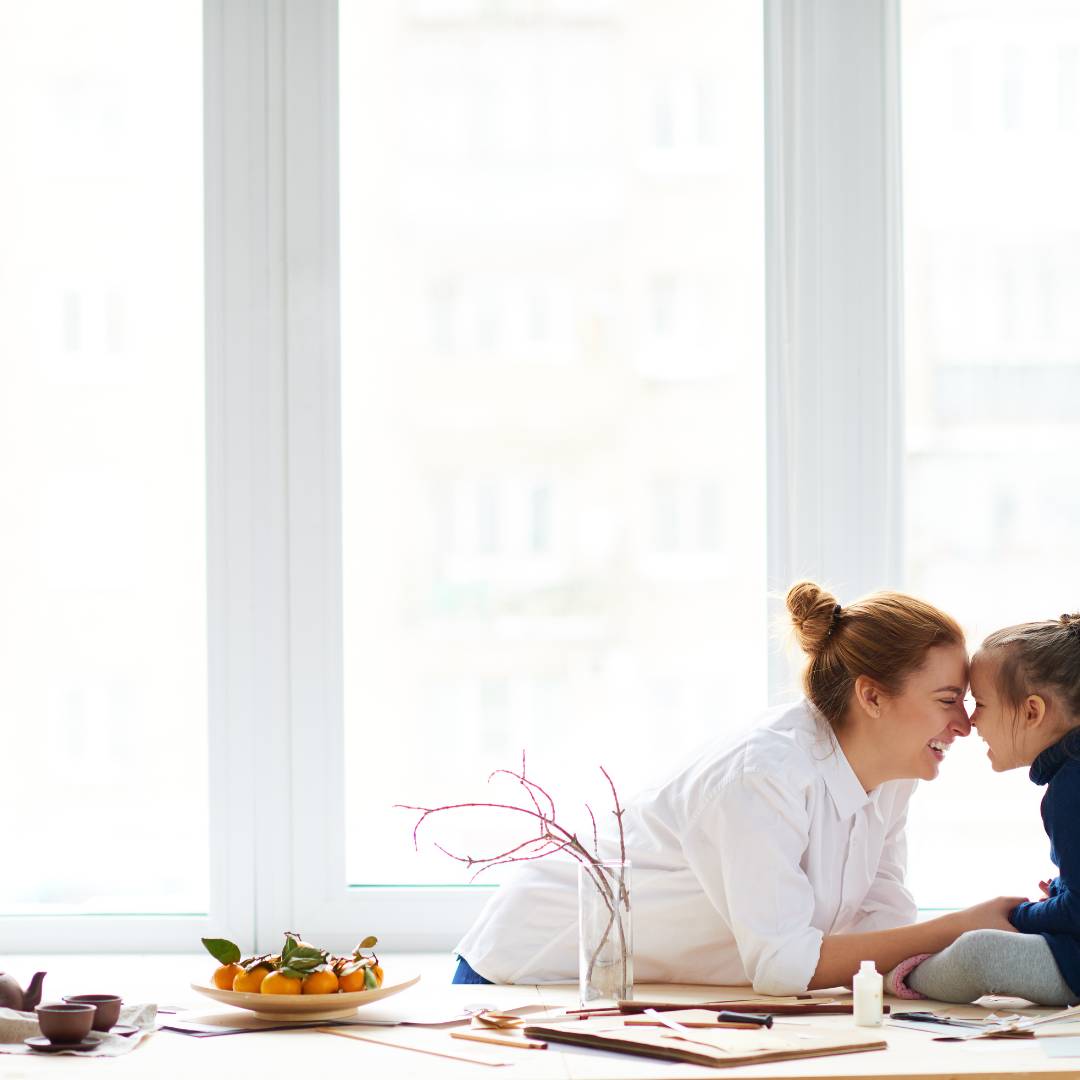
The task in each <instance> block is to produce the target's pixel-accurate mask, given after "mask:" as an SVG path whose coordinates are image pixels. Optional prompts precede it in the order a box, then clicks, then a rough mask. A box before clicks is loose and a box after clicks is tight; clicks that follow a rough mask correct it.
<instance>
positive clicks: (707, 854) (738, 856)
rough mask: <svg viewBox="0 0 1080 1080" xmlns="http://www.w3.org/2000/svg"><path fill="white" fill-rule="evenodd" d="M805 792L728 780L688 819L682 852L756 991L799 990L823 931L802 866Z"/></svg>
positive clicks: (755, 780) (765, 781)
mask: <svg viewBox="0 0 1080 1080" xmlns="http://www.w3.org/2000/svg"><path fill="white" fill-rule="evenodd" d="M807 805H808V803H807V793H806V791H805V790H800V789H799V787H798V785H795V784H791V783H790V782H789V783H785V782H784V779H783V778H782V777H780V776H777V775H771V774H765V773H761V772H745V773H742V774H741V775H739V776H737V777H735V778H733V779H731V780H729V781H728V782H727V783H726V784H725V785H724V786H723V787H722V788H721V789H720V791H718V792H717V793H716V794H715V795H714V796H713V797H712V798H711V799H710V800H709V801H708V802H707V803H706V805H705V807H704V809H703V810H702V811H701V813H700V814H699V815H698V816H697V818H696V819H695V820H694V821H692V822H691V825H690V827H689V829H688V831H687V834H686V836H685V837H684V841H683V842H684V853H685V855H686V858H687V861H688V863H689V865H690V868H691V869H692V870H693V871H694V873H695V874H696V875H697V878H698V880H699V881H700V882H701V885H702V887H703V888H704V890H705V893H706V895H707V896H708V897H709V900H710V901H711V902H712V904H713V905H714V906H715V907H716V909H717V910H718V911H719V912H720V914H721V916H722V917H723V918H724V919H725V921H726V922H727V924H728V925H729V927H730V928H731V933H732V935H733V937H734V939H735V945H736V948H737V949H738V952H739V957H740V959H741V960H742V964H743V967H744V969H745V970H746V974H747V977H748V978H749V980H750V982H751V983H752V984H753V987H754V989H755V990H756V991H757V992H758V993H762V994H771V995H779V996H783V995H786V994H793V993H801V992H802V991H804V990H805V989H806V988H807V986H808V985H809V983H810V980H811V978H813V975H814V971H815V970H816V969H817V964H818V959H819V957H820V954H821V940H822V938H823V937H824V934H823V933H822V931H821V930H819V929H817V928H816V927H814V926H813V925H811V919H812V917H813V913H814V892H813V888H812V887H811V885H810V882H809V880H808V879H807V876H806V874H805V872H804V871H803V869H802V867H801V865H800V862H801V860H802V857H803V854H804V853H805V851H806V849H807V845H808V840H809V826H810V823H809V813H808V810H807Z"/></svg>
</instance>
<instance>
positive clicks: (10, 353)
mask: <svg viewBox="0 0 1080 1080" xmlns="http://www.w3.org/2000/svg"><path fill="white" fill-rule="evenodd" d="M163 41H167V42H168V48H167V49H162V48H160V47H159V45H160V43H161V42H163ZM0 128H2V129H3V132H4V168H3V171H2V174H0V235H2V236H3V238H4V239H3V244H2V245H0V283H2V287H0V381H2V385H3V391H2V393H0V446H2V452H0V502H2V505H3V507H4V525H3V528H2V529H0V593H2V594H3V598H4V599H3V603H2V604H0V717H2V723H3V728H4V732H5V737H4V738H5V751H4V752H5V759H6V761H7V763H8V765H7V767H6V768H5V772H4V783H3V786H2V790H0V818H2V820H4V821H6V822H9V823H15V822H17V823H18V829H19V845H20V856H19V871H18V873H16V874H6V875H4V878H3V880H2V881H0V914H4V915H33V916H40V915H70V914H90V913H93V914H102V913H129V912H130V913H140V914H145V913H163V914H175V913H198V912H206V911H207V910H208V905H209V862H210V859H209V841H208V813H209V797H208V787H207V707H206V697H207V667H206V647H207V637H206V566H205V535H206V508H205V507H206V483H205V479H204V476H205V461H206V454H205V450H204V441H205V428H204V376H203V364H204V360H203V356H204V349H203V266H202V260H203V243H202V228H203V204H202V190H203V176H202V18H201V8H200V5H199V4H193V3H185V2H166V3H156V4H153V5H140V4H132V3H127V2H123V0H103V2H101V3H95V4H92V5H88V4H84V3H80V2H78V0H43V2H41V3H37V4H25V3H21V2H18V0H0ZM13 762H24V763H26V764H27V766H28V767H25V768H23V767H13V766H12V763H13ZM109 852H111V853H112V857H110V856H109V854H108V853H109ZM83 940H84V942H85V940H86V939H85V938H84V939H83ZM83 947H85V945H84V946H83Z"/></svg>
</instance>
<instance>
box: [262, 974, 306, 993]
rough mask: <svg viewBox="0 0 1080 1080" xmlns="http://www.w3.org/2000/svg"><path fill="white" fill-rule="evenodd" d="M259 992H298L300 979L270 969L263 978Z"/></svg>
mask: <svg viewBox="0 0 1080 1080" xmlns="http://www.w3.org/2000/svg"><path fill="white" fill-rule="evenodd" d="M259 992H260V993H262V994H299V993H300V980H299V979H294V978H292V977H291V976H289V975H284V974H282V973H281V972H280V971H271V972H270V974H269V975H267V976H266V978H265V979H263V981H262V986H260V987H259Z"/></svg>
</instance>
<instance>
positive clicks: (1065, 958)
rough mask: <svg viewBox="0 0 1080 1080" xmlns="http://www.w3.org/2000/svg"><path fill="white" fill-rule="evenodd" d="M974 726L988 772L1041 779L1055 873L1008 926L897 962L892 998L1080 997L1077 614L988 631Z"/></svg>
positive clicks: (974, 673) (977, 678)
mask: <svg viewBox="0 0 1080 1080" xmlns="http://www.w3.org/2000/svg"><path fill="white" fill-rule="evenodd" d="M970 679H971V693H972V695H973V697H974V698H975V711H974V713H973V714H972V716H971V725H972V727H973V728H974V729H975V730H976V731H977V732H978V734H979V735H980V736H981V737H982V738H983V740H984V741H985V742H986V744H987V746H988V747H989V749H988V751H987V756H988V757H989V758H990V764H991V765H992V766H993V768H994V771H995V772H1004V771H1005V770H1007V769H1017V768H1020V767H1021V766H1024V765H1030V766H1031V771H1030V776H1031V779H1032V781H1033V782H1034V783H1036V784H1039V785H1043V784H1045V785H1046V795H1045V796H1044V797H1043V801H1042V818H1043V824H1044V825H1045V827H1046V832H1047V835H1048V836H1049V837H1050V858H1051V859H1052V860H1053V862H1054V864H1055V865H1056V866H1057V867H1058V870H1059V871H1060V872H1059V874H1058V876H1057V877H1056V878H1054V879H1053V880H1052V881H1043V882H1040V883H1039V884H1040V887H1041V888H1042V891H1043V894H1044V898H1043V899H1042V900H1038V901H1029V902H1026V903H1023V904H1020V905H1018V906H1017V907H1016V908H1014V909H1013V911H1012V912H1011V913H1010V915H1009V921H1010V922H1011V923H1012V926H1013V927H1015V930H1018V931H1019V933H1016V932H1015V931H1013V932H1009V931H1006V930H974V931H971V932H969V933H966V934H963V935H962V936H961V937H959V938H957V940H956V941H955V942H954V943H953V944H952V945H950V946H949V947H948V948H947V949H945V950H944V951H942V952H939V953H936V954H934V955H932V956H927V955H925V954H924V955H921V956H913V957H911V958H910V959H908V960H905V961H904V962H903V963H901V964H899V965H898V966H897V967H895V968H894V969H893V970H892V971H891V972H890V973H889V976H888V980H887V985H886V989H887V990H889V991H891V992H892V993H894V994H896V995H898V996H899V997H927V998H933V999H934V1000H936V1001H974V1000H975V999H976V998H978V997H981V996H982V995H983V994H1008V995H1010V996H1016V997H1023V998H1026V999H1027V1000H1029V1001H1032V1002H1035V1003H1036V1004H1038V1005H1072V1004H1075V1003H1076V1002H1077V1001H1080V615H1062V616H1061V618H1060V619H1058V620H1056V621H1053V622H1035V623H1024V624H1022V625H1020V626H1011V627H1007V628H1006V629H1004V630H998V631H997V632H996V633H993V634H991V635H990V636H989V637H988V638H987V639H986V640H985V641H984V642H983V644H982V648H981V649H980V650H979V651H978V652H977V653H976V654H975V656H974V658H973V659H972V662H971V675H970Z"/></svg>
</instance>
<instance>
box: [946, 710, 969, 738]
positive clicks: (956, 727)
mask: <svg viewBox="0 0 1080 1080" xmlns="http://www.w3.org/2000/svg"><path fill="white" fill-rule="evenodd" d="M959 712H960V715H959V716H954V717H953V719H952V721H951V722H950V723H949V730H950V731H951V732H954V733H955V734H956V735H959V736H961V737H963V736H964V735H970V734H971V720H970V718H969V717H968V714H967V713H966V712H964V710H963V708H961V709H960V710H959Z"/></svg>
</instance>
